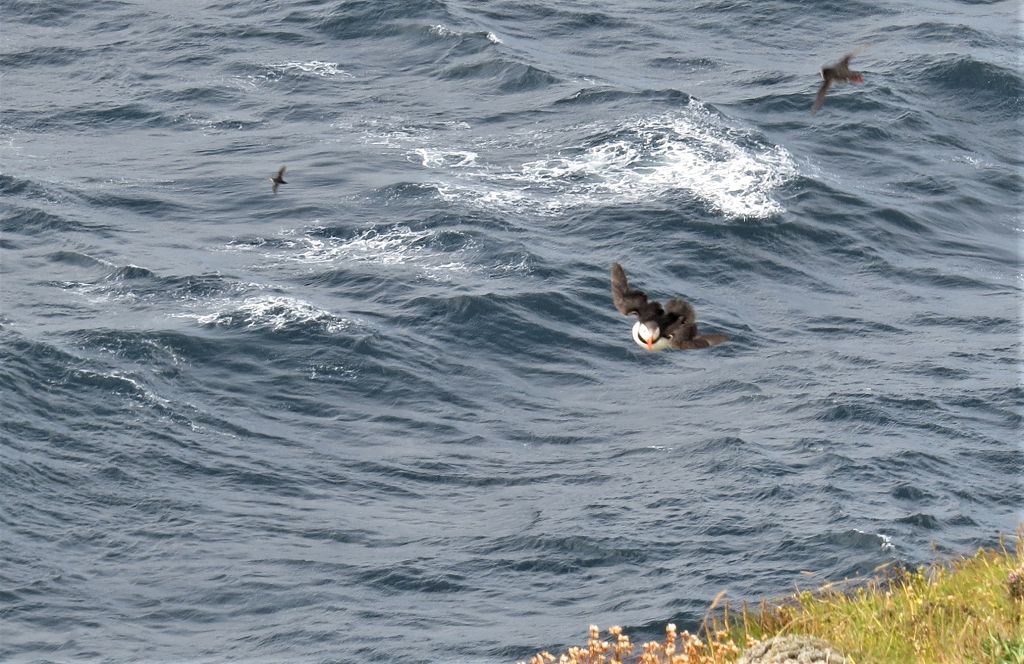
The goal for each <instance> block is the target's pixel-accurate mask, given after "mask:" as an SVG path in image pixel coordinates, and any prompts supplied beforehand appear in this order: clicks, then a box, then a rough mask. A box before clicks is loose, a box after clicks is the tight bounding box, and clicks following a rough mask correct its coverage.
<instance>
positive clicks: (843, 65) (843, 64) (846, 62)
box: [836, 51, 857, 70]
mask: <svg viewBox="0 0 1024 664" xmlns="http://www.w3.org/2000/svg"><path fill="white" fill-rule="evenodd" d="M856 54H857V52H856V51H854V52H853V53H847V54H846V55H844V56H843V59H842V60H840V61H839V64H837V65H836V69H840V70H842V69H849V68H850V60H852V59H853V56H854V55H856Z"/></svg>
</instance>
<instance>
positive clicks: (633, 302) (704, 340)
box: [612, 263, 729, 351]
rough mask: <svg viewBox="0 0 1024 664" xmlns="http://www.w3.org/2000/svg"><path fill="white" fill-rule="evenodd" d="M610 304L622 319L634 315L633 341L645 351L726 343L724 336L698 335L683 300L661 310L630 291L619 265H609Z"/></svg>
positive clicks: (692, 315)
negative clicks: (612, 303)
mask: <svg viewBox="0 0 1024 664" xmlns="http://www.w3.org/2000/svg"><path fill="white" fill-rule="evenodd" d="M612 302H614V303H615V308H616V309H618V310H619V313H621V314H622V315H623V316H629V315H630V314H636V317H637V318H638V319H639V320H637V322H635V323H633V341H635V342H636V343H637V344H638V345H640V346H643V347H644V348H646V349H647V350H652V351H656V350H665V349H666V348H678V349H689V348H710V347H711V346H717V345H718V344H720V343H725V342H726V341H728V340H729V337H727V336H726V335H724V334H716V333H712V334H697V312H695V311H694V310H693V305H692V304H690V303H689V302H687V301H686V300H683V299H679V298H673V299H671V300H669V301H668V303H667V304H666V305H665V308H664V309H662V307H661V304H660V303H659V302H651V301H649V300H648V299H647V294H646V293H644V292H643V291H640V290H636V289H635V288H630V287H629V282H628V281H626V272H625V270H623V269H622V266H621V265H619V264H618V263H612Z"/></svg>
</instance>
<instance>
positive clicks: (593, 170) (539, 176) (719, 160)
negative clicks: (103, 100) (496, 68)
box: [412, 102, 798, 218]
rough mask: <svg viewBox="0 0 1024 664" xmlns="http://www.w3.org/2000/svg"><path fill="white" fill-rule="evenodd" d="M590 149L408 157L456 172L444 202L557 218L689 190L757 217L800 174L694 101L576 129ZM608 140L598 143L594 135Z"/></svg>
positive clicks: (443, 187)
mask: <svg viewBox="0 0 1024 664" xmlns="http://www.w3.org/2000/svg"><path fill="white" fill-rule="evenodd" d="M583 129H584V130H585V131H588V133H590V134H591V135H593V136H594V137H595V139H594V142H593V143H592V144H591V145H587V146H583V147H580V148H568V149H563V150H561V151H559V152H558V153H556V154H555V155H552V156H548V157H543V158H541V159H536V160H532V161H528V162H525V163H522V164H521V165H519V166H518V167H515V166H512V167H504V168H495V167H493V166H491V167H489V166H488V165H486V164H483V165H480V164H478V163H477V161H478V156H477V155H476V154H475V153H473V158H472V160H467V159H464V158H463V159H461V160H460V159H458V156H459V155H462V154H463V152H462V151H460V150H458V149H455V148H451V147H445V148H425V147H418V148H416V149H415V150H413V153H412V154H414V155H416V157H418V160H419V161H420V162H421V163H422V164H423V165H424V166H427V167H432V168H437V167H443V166H449V167H453V168H455V167H458V168H459V169H460V172H459V173H458V174H457V177H456V178H453V179H449V180H446V181H444V182H442V183H438V185H437V188H438V192H439V195H440V196H442V197H443V198H445V199H446V200H453V201H455V200H457V201H461V202H468V203H470V204H475V205H479V206H483V207H489V208H493V207H499V208H508V209H523V208H530V209H532V211H535V212H541V213H544V212H558V211H560V210H563V209H565V208H571V207H578V206H583V205H595V204H597V205H606V204H623V203H632V202H637V201H644V200H650V199H652V198H656V197H658V196H662V195H665V194H668V193H670V192H673V191H680V190H682V191H687V192H690V193H691V194H692V195H693V196H695V197H696V198H698V199H700V200H701V201H703V202H704V203H706V204H707V205H708V206H710V207H711V208H713V209H715V210H717V211H719V212H720V213H722V214H723V215H725V216H726V217H730V218H765V217H769V216H772V215H776V214H779V213H781V212H782V211H783V208H782V206H781V205H780V204H779V202H778V201H776V200H775V199H774V198H773V196H772V195H773V193H774V191H775V190H776V189H777V188H778V187H780V186H781V185H783V184H785V183H786V182H788V181H789V180H791V179H792V178H793V177H795V176H796V175H797V174H798V169H797V167H796V164H795V162H794V160H793V158H792V156H791V155H790V154H789V152H788V151H786V150H785V149H784V148H782V147H780V146H776V145H771V144H767V143H765V142H764V141H763V140H759V139H758V138H757V137H756V136H754V135H753V134H751V133H750V132H746V131H743V130H739V129H736V128H734V127H730V126H728V125H727V124H725V122H724V121H723V120H722V119H721V118H719V117H718V116H717V115H715V114H713V113H711V112H710V111H708V110H707V109H706V108H705V107H704V106H703V105H701V104H699V103H696V102H694V103H691V104H690V106H689V107H687V108H686V109H684V110H683V111H676V112H672V113H664V114H660V115H657V116H653V117H640V118H633V119H630V120H627V121H625V122H623V123H622V124H620V125H619V126H614V127H608V126H598V125H594V126H591V127H584V128H583ZM605 136H606V137H608V138H602V137H605Z"/></svg>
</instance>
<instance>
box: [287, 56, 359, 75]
mask: <svg viewBox="0 0 1024 664" xmlns="http://www.w3.org/2000/svg"><path fill="white" fill-rule="evenodd" d="M270 66H271V67H273V68H275V69H280V70H282V71H288V70H292V69H296V70H298V71H301V72H305V73H307V74H315V75H317V76H320V77H321V78H329V77H332V76H341V77H344V78H353V76H352V74H350V73H349V72H347V71H345V70H344V69H342V68H341V67H339V66H338V63H337V62H323V61H321V60H310V61H309V62H280V63H277V64H272V65H270Z"/></svg>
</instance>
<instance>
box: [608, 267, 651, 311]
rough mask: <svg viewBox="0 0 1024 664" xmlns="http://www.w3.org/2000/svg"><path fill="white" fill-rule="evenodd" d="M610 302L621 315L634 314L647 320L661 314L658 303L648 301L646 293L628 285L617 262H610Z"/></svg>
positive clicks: (624, 273) (623, 271) (623, 272)
mask: <svg viewBox="0 0 1024 664" xmlns="http://www.w3.org/2000/svg"><path fill="white" fill-rule="evenodd" d="M612 302H614V303H615V308H616V309H618V310H619V313H620V314H622V315H623V316H629V315H630V314H636V315H637V316H638V317H639V318H640V320H647V319H649V318H652V317H654V316H658V315H660V314H661V305H660V304H658V303H657V302H648V301H647V294H646V293H644V292H643V291H640V290H636V289H635V288H630V287H629V282H628V281H627V280H626V271H625V270H623V269H622V266H621V265H619V264H618V263H612Z"/></svg>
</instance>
